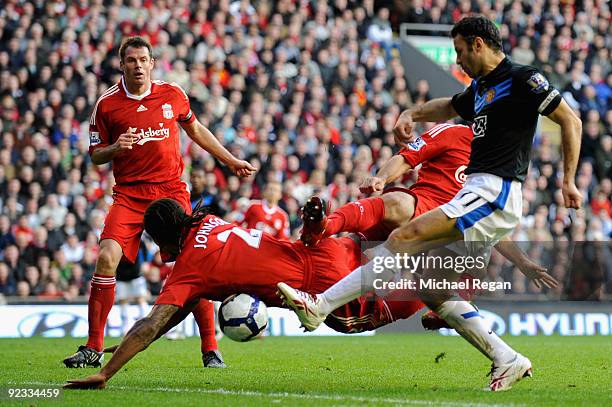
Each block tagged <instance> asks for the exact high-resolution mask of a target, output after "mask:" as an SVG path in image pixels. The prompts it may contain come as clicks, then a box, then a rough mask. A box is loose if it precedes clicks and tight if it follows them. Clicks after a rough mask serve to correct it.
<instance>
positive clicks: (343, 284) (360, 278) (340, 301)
mask: <svg viewBox="0 0 612 407" xmlns="http://www.w3.org/2000/svg"><path fill="white" fill-rule="evenodd" d="M366 254H367V256H368V257H369V258H370V259H374V258H375V257H393V254H392V253H391V252H390V251H389V250H388V249H387V248H386V247H385V246H384V245H383V244H381V245H379V246H376V247H374V248H372V249H369V250H367V251H366ZM395 275H396V270H394V269H384V270H383V271H382V272H381V273H375V272H374V262H373V261H372V260H370V261H369V262H368V263H367V264H365V265H363V266H361V267H357V268H356V269H355V270H353V272H351V274H349V275H348V276H346V277H344V278H343V279H342V280H340V281H338V282H337V283H336V284H334V285H332V286H331V287H329V288H328V289H327V290H325V292H323V293H322V294H319V295H318V298H319V300H320V301H321V303H320V304H319V307H320V308H319V309H320V310H321V311H322V312H324V313H325V314H329V313H331V312H332V311H333V310H335V309H337V308H338V307H341V306H342V305H344V304H346V303H348V302H350V301H353V300H354V299H356V298H359V297H361V296H362V295H363V294H364V293H365V292H369V291H374V286H373V284H374V279H380V280H382V281H391V280H393V278H395Z"/></svg>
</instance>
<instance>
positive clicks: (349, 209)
mask: <svg viewBox="0 0 612 407" xmlns="http://www.w3.org/2000/svg"><path fill="white" fill-rule="evenodd" d="M384 218H385V203H384V201H383V200H382V198H380V197H374V198H366V199H361V200H359V201H356V202H351V203H348V204H346V205H344V206H342V207H340V208H339V209H338V210H337V211H335V212H334V213H332V214H331V215H329V216H328V218H327V227H326V228H325V236H331V235H335V234H337V233H340V232H362V233H363V232H365V231H367V230H368V229H370V228H371V227H373V226H377V225H379V224H381V223H382V221H383V219H384Z"/></svg>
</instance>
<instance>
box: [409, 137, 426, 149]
mask: <svg viewBox="0 0 612 407" xmlns="http://www.w3.org/2000/svg"><path fill="white" fill-rule="evenodd" d="M425 144H427V143H425V140H423V137H419V138H417V139H416V140H414V141H413V142H412V143H408V148H409V149H411V150H413V151H419V150H420V149H421V148H423V146H424V145H425Z"/></svg>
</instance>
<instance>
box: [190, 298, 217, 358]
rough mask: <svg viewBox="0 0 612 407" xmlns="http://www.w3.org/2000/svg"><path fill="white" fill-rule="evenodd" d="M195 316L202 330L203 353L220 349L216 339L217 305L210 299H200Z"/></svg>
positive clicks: (201, 345)
mask: <svg viewBox="0 0 612 407" xmlns="http://www.w3.org/2000/svg"><path fill="white" fill-rule="evenodd" d="M193 316H194V318H195V320H196V323H197V324H198V329H199V330H200V349H201V350H202V354H204V353H206V352H209V351H211V350H215V349H218V346H217V340H216V339H215V306H214V304H213V303H212V302H210V301H208V300H204V299H202V300H200V302H199V303H198V305H196V307H195V308H194V309H193Z"/></svg>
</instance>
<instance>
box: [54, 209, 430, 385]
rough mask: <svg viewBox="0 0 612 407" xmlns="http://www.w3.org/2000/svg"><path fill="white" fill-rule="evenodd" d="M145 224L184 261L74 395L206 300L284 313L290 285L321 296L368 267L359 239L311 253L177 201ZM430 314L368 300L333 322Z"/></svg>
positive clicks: (333, 242) (340, 326) (101, 380)
mask: <svg viewBox="0 0 612 407" xmlns="http://www.w3.org/2000/svg"><path fill="white" fill-rule="evenodd" d="M144 223H145V230H146V231H147V233H148V234H149V235H150V236H151V237H152V238H153V240H154V241H155V242H156V243H157V244H158V245H159V246H160V248H161V249H162V250H164V251H166V252H168V253H172V254H173V255H176V256H177V258H176V263H175V265H174V269H173V271H172V272H171V273H170V276H169V278H168V280H167V281H166V283H165V284H164V287H163V289H162V292H161V293H160V295H159V296H158V298H157V301H156V303H155V306H154V307H153V309H152V311H151V313H150V314H149V315H148V316H147V317H145V318H143V319H141V320H140V321H138V322H136V324H134V326H133V327H132V329H131V330H130V331H129V332H128V333H127V335H126V336H125V337H124V339H123V341H122V342H121V344H120V345H119V347H117V348H116V349H115V350H114V354H113V357H112V358H111V360H110V361H109V362H108V363H107V364H106V365H105V366H104V368H103V369H102V370H101V371H100V373H99V374H97V375H93V376H90V377H88V378H86V379H83V380H72V381H70V383H69V384H68V385H66V387H68V388H103V387H104V386H105V385H106V381H107V380H108V379H110V377H111V376H113V375H114V374H115V373H116V372H117V371H118V370H119V369H120V368H121V367H122V366H123V365H124V364H125V363H127V362H128V361H129V360H130V359H131V358H132V357H133V356H134V355H135V354H136V353H138V352H140V351H141V350H143V349H145V348H146V347H147V346H148V345H149V344H150V343H151V342H153V341H154V340H155V339H157V338H158V337H160V336H161V335H163V334H164V333H165V332H167V331H168V330H169V329H171V328H172V327H173V326H175V325H176V324H178V323H179V322H180V321H181V320H183V319H184V318H185V316H186V315H187V314H188V313H189V310H190V309H192V308H193V307H194V306H195V305H196V304H198V302H201V301H200V299H201V298H202V299H212V300H223V299H225V298H226V297H228V296H229V295H231V294H235V293H237V292H244V293H249V294H252V295H255V296H257V297H258V298H260V299H261V300H262V301H264V303H266V305H268V306H277V307H278V306H282V302H281V300H280V298H279V297H278V296H277V295H276V284H277V283H278V282H280V281H290V282H292V283H293V284H295V285H297V286H300V287H302V288H303V289H304V290H307V291H312V292H317V291H319V290H323V289H325V288H327V287H329V286H330V285H332V284H334V283H335V282H336V281H338V280H340V279H341V278H343V277H344V276H346V275H347V274H348V273H350V272H351V271H352V269H353V268H354V267H356V266H358V265H359V264H360V262H361V251H360V244H359V242H358V241H354V240H353V239H351V238H348V237H345V238H337V239H326V240H325V241H324V242H321V244H319V245H318V246H317V247H316V248H309V247H306V246H304V245H303V243H302V242H299V241H298V242H295V243H292V242H289V241H285V240H280V239H277V238H275V237H273V236H270V235H269V234H267V233H264V232H262V231H260V230H256V229H245V228H242V227H238V226H236V225H234V224H231V223H228V222H226V221H224V220H223V219H221V218H219V217H217V216H214V215H210V214H208V213H207V210H206V208H205V209H203V210H196V211H195V212H194V213H193V215H191V216H188V215H187V214H186V213H185V211H184V209H183V208H182V207H181V205H180V204H178V202H176V201H174V200H172V199H160V200H157V201H155V202H153V203H152V204H151V205H150V206H149V208H148V209H147V211H146V213H145V216H144ZM347 305H348V304H347ZM422 306H423V305H422V304H421V302H420V301H415V302H409V301H397V302H395V303H393V302H390V301H385V300H383V299H381V298H378V297H376V298H370V299H365V298H363V299H359V300H356V301H354V302H353V304H352V306H350V307H349V306H346V307H342V308H341V309H339V310H338V312H337V313H336V317H334V318H330V321H326V322H329V323H328V324H329V325H330V326H331V327H332V328H333V329H336V330H339V331H341V332H360V331H364V330H370V329H375V328H377V327H379V326H382V325H386V324H388V323H391V322H393V321H394V320H396V319H401V318H407V317H409V316H410V315H412V314H414V313H415V312H416V311H417V310H419V309H420V308H421V307H422Z"/></svg>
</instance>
